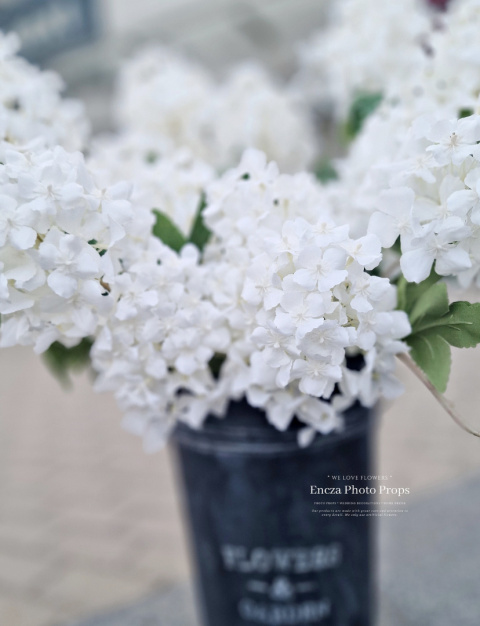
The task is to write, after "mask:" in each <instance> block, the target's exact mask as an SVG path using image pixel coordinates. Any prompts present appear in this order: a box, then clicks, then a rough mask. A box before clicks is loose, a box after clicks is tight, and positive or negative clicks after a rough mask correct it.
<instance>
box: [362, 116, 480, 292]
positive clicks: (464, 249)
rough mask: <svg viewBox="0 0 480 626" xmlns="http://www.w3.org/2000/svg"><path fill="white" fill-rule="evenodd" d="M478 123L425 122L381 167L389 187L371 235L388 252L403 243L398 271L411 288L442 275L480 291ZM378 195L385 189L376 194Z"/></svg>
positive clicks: (416, 125) (479, 120)
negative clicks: (399, 155) (400, 153)
mask: <svg viewBox="0 0 480 626" xmlns="http://www.w3.org/2000/svg"><path fill="white" fill-rule="evenodd" d="M479 142H480V116H479V115H473V116H470V117H466V118H463V119H460V120H457V119H446V120H441V121H436V120H435V119H433V120H428V119H427V118H425V117H422V118H420V119H419V120H417V121H416V123H414V125H413V126H412V129H411V132H410V137H409V139H407V141H406V142H405V146H404V148H405V150H404V158H402V159H399V160H397V161H395V162H393V163H392V164H390V165H388V166H386V167H385V168H383V172H384V176H385V178H387V179H388V181H389V188H387V189H384V190H383V191H381V192H380V193H379V194H378V201H377V208H378V211H376V212H374V213H373V215H372V217H371V220H370V224H369V232H371V233H376V234H377V235H378V237H379V238H380V240H381V242H382V245H383V246H384V247H385V248H389V247H391V246H392V245H393V244H394V242H395V241H396V240H397V238H398V237H400V242H401V251H402V254H401V259H400V266H401V269H402V273H403V275H404V276H405V278H406V279H407V280H408V281H410V282H417V283H418V282H421V281H422V280H424V279H426V278H427V277H428V276H429V274H430V271H431V269H432V265H433V263H435V270H436V272H437V273H438V274H439V275H441V276H456V277H457V278H458V280H459V281H460V284H461V285H462V286H468V285H469V284H470V283H471V282H472V281H473V280H475V281H476V283H477V284H478V285H480V208H479V207H480V195H479V194H480V183H479V181H480V143H479ZM379 191H380V190H379Z"/></svg>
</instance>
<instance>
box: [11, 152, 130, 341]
mask: <svg viewBox="0 0 480 626" xmlns="http://www.w3.org/2000/svg"><path fill="white" fill-rule="evenodd" d="M0 153H1V154H2V163H1V164H0V205H1V207H2V208H1V212H0V314H1V316H2V324H1V326H0V345H1V346H12V345H15V344H22V345H32V344H33V345H34V346H35V350H36V351H37V352H43V351H44V350H46V349H47V348H48V347H49V346H50V345H51V344H52V343H53V342H54V341H57V340H58V341H61V342H62V343H63V344H65V345H66V346H72V345H76V344H77V343H78V342H79V341H80V340H81V339H82V338H84V337H89V336H92V335H94V334H95V332H96V330H97V328H98V326H99V324H100V323H101V319H102V318H103V317H104V316H105V315H107V314H108V311H109V309H110V307H111V305H112V297H111V296H110V293H109V292H110V287H109V285H108V281H109V279H110V276H111V275H112V274H113V259H112V256H111V254H110V249H111V248H112V247H113V246H114V245H115V244H116V243H117V242H118V241H119V240H121V239H122V238H123V237H124V236H125V232H126V231H125V228H126V225H127V223H128V222H129V221H130V220H131V218H132V215H133V213H132V209H131V206H130V202H129V200H128V196H129V191H130V190H129V188H128V186H126V185H124V184H117V185H115V186H112V187H110V188H107V189H102V188H99V187H97V186H96V185H95V182H94V180H93V178H92V176H91V175H90V174H89V172H88V171H87V169H86V167H85V164H84V159H83V156H82V155H81V154H80V153H73V154H69V153H67V152H65V150H63V148H61V147H56V148H54V149H45V148H43V147H42V148H38V149H35V148H34V147H33V146H30V147H28V148H20V147H17V146H14V145H12V144H9V143H4V144H2V145H1V146H0Z"/></svg>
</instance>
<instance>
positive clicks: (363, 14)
mask: <svg viewBox="0 0 480 626" xmlns="http://www.w3.org/2000/svg"><path fill="white" fill-rule="evenodd" d="M432 23H433V13H432V12H429V11H428V7H427V4H426V2H422V0H401V1H400V2H398V1H397V2H378V0H338V1H337V2H334V3H333V4H332V15H331V23H330V24H329V25H328V26H327V28H326V29H325V30H322V31H321V32H319V33H317V34H316V35H315V36H314V37H313V38H312V39H311V40H310V41H308V42H306V43H304V44H302V46H301V47H300V50H299V65H300V69H299V73H298V75H297V76H296V77H295V80H294V86H295V88H296V89H299V90H300V91H301V92H302V94H303V96H304V97H305V98H306V100H307V101H309V102H311V103H312V104H314V105H316V106H320V107H322V106H327V107H329V108H330V110H331V112H332V114H333V115H334V117H335V118H337V119H345V118H346V116H347V114H348V111H349V109H350V106H351V104H352V102H353V101H354V99H355V97H356V96H357V95H358V94H359V93H362V94H365V93H370V94H375V93H385V92H387V91H390V92H392V91H396V90H397V89H401V88H402V85H403V83H404V81H405V79H407V78H408V76H409V75H410V74H411V73H412V72H415V71H418V68H419V67H422V66H424V65H425V64H426V63H427V62H428V52H429V45H430V44H429V41H430V37H431V33H432V25H433V24H432Z"/></svg>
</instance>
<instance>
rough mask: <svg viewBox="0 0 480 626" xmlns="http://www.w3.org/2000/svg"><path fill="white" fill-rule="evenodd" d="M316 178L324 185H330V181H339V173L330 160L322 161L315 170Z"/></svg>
mask: <svg viewBox="0 0 480 626" xmlns="http://www.w3.org/2000/svg"><path fill="white" fill-rule="evenodd" d="M315 176H316V177H317V179H318V180H319V181H320V182H322V183H328V182H329V181H330V180H337V179H338V173H337V171H336V169H335V168H334V167H333V165H332V162H331V161H330V160H329V159H324V160H323V161H320V163H319V164H318V165H317V167H316V168H315Z"/></svg>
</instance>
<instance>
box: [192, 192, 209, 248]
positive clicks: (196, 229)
mask: <svg viewBox="0 0 480 626" xmlns="http://www.w3.org/2000/svg"><path fill="white" fill-rule="evenodd" d="M206 206H207V200H206V197H205V194H204V193H202V196H201V198H200V203H199V205H198V210H197V215H196V216H195V221H194V222H193V226H192V230H191V232H190V237H189V238H188V241H190V242H191V243H194V244H195V245H196V246H197V248H198V249H199V250H200V251H202V250H203V249H204V247H205V245H206V243H207V242H208V240H209V239H210V237H211V235H212V233H211V231H210V230H209V229H208V228H207V227H206V226H205V222H204V221H203V211H204V210H205V207H206Z"/></svg>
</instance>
